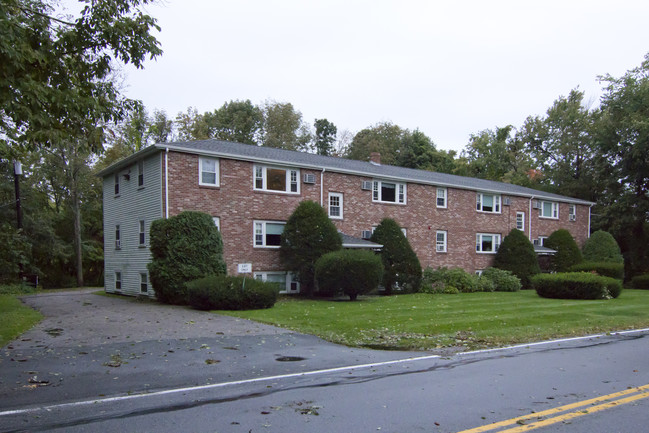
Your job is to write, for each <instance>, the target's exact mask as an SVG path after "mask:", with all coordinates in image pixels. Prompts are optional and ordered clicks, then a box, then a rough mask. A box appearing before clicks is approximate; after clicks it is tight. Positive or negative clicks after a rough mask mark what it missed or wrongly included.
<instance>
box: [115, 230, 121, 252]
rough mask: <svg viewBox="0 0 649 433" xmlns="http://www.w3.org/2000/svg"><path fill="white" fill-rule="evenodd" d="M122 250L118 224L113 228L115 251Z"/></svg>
mask: <svg viewBox="0 0 649 433" xmlns="http://www.w3.org/2000/svg"><path fill="white" fill-rule="evenodd" d="M121 248H122V232H121V230H120V227H119V224H117V225H116V226H115V249H116V250H119V249H121Z"/></svg>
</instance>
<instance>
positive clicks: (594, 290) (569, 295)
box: [531, 272, 622, 299]
mask: <svg viewBox="0 0 649 433" xmlns="http://www.w3.org/2000/svg"><path fill="white" fill-rule="evenodd" d="M531 282H532V287H533V288H534V289H535V290H536V293H538V295H539V296H542V297H544V298H557V299H611V298H617V297H618V296H620V292H621V291H622V282H621V281H619V280H616V279H614V278H609V277H601V276H599V275H594V274H589V273H586V272H562V273H557V274H540V275H535V276H534V277H533V278H532V279H531Z"/></svg>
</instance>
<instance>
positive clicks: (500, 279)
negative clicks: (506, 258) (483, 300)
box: [480, 268, 521, 292]
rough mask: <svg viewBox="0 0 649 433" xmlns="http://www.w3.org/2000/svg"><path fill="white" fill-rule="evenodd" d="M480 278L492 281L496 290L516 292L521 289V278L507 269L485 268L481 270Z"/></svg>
mask: <svg viewBox="0 0 649 433" xmlns="http://www.w3.org/2000/svg"><path fill="white" fill-rule="evenodd" d="M480 279H486V280H490V281H492V283H493V285H494V290H495V291H496V292H518V291H519V290H520V289H521V280H519V279H518V277H517V276H516V275H514V274H512V273H511V272H509V271H505V270H502V269H497V268H487V269H485V270H484V271H482V275H481V276H480Z"/></svg>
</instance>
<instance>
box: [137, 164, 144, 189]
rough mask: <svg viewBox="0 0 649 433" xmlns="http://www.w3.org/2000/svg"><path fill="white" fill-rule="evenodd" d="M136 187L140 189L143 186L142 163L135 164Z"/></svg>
mask: <svg viewBox="0 0 649 433" xmlns="http://www.w3.org/2000/svg"><path fill="white" fill-rule="evenodd" d="M137 186H138V188H141V187H143V186H144V161H143V160H140V161H138V162H137Z"/></svg>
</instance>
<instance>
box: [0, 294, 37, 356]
mask: <svg viewBox="0 0 649 433" xmlns="http://www.w3.org/2000/svg"><path fill="white" fill-rule="evenodd" d="M42 318H43V316H42V315H41V313H39V312H38V311H35V310H32V309H31V308H29V307H28V306H26V305H24V304H23V303H22V302H20V299H18V298H16V296H15V295H0V347H4V345H5V344H7V343H8V342H10V341H11V340H13V339H14V338H16V337H18V336H19V335H20V334H22V333H23V332H25V331H26V330H28V329H29V328H31V327H32V326H34V325H35V324H37V323H38V322H39V321H40V320H41V319H42Z"/></svg>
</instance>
